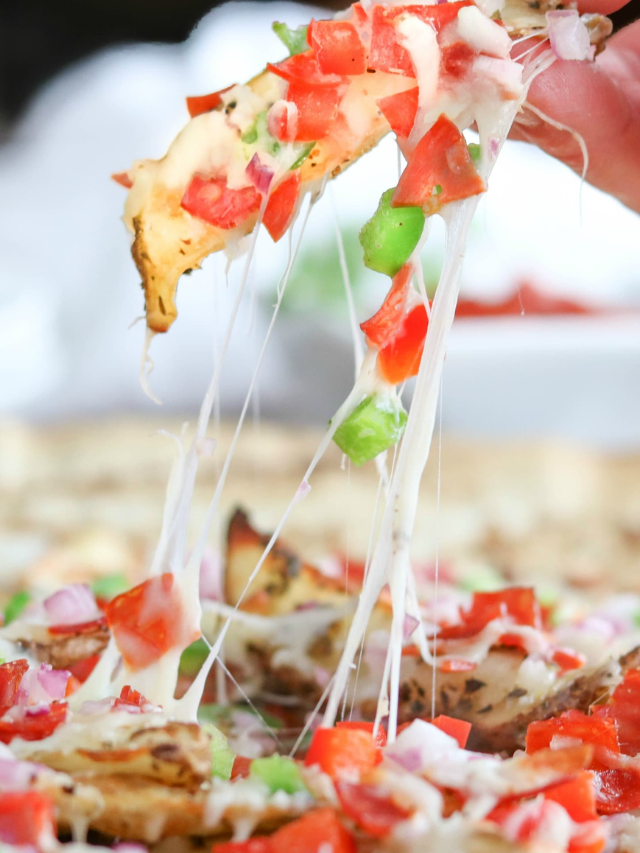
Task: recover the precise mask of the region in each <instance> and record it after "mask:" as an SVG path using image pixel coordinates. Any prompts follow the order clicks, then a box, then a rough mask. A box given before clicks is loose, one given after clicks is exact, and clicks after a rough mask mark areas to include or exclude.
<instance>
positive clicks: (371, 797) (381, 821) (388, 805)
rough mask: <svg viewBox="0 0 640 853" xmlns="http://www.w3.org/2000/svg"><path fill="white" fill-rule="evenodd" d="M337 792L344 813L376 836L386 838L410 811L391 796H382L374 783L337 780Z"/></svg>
mask: <svg viewBox="0 0 640 853" xmlns="http://www.w3.org/2000/svg"><path fill="white" fill-rule="evenodd" d="M336 792H337V794H338V798H339V799H340V805H341V806H342V810H343V811H344V813H345V814H346V815H347V816H348V817H350V818H351V819H352V820H355V822H356V823H357V824H358V825H359V826H361V827H362V829H364V831H365V832H367V833H368V834H369V835H372V836H373V837H374V838H384V837H385V836H386V835H389V833H390V832H391V830H392V829H393V827H394V826H395V825H396V824H397V823H400V821H401V820H405V819H406V818H407V817H408V816H409V812H408V811H406V810H405V809H401V808H400V806H398V805H396V804H395V803H394V801H393V800H392V799H391V798H390V797H384V796H381V795H380V794H379V793H378V792H377V789H376V788H375V786H374V785H355V784H352V783H351V782H340V781H338V782H336Z"/></svg>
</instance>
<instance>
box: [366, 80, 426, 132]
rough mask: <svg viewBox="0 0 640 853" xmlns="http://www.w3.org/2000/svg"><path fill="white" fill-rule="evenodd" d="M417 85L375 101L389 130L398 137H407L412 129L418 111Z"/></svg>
mask: <svg viewBox="0 0 640 853" xmlns="http://www.w3.org/2000/svg"><path fill="white" fill-rule="evenodd" d="M418 94H419V90H418V87H417V86H414V87H413V88H412V89H407V90H406V91H405V92H399V93H398V94H397V95H389V96H388V97H386V98H380V100H379V101H376V103H377V105H378V107H379V108H380V112H381V113H382V115H383V116H384V117H385V118H386V120H387V121H388V122H389V124H390V126H391V130H392V131H393V132H394V133H395V134H396V135H397V136H398V137H399V138H400V139H407V138H408V136H409V134H410V133H411V131H412V129H413V125H414V122H415V120H416V113H417V112H418Z"/></svg>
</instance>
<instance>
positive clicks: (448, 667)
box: [438, 658, 478, 672]
mask: <svg viewBox="0 0 640 853" xmlns="http://www.w3.org/2000/svg"><path fill="white" fill-rule="evenodd" d="M477 668H478V664H477V663H474V662H473V661H472V660H464V659H463V658H459V659H456V660H444V661H442V663H441V664H440V666H439V667H438V669H439V670H440V672H473V670H474V669H477Z"/></svg>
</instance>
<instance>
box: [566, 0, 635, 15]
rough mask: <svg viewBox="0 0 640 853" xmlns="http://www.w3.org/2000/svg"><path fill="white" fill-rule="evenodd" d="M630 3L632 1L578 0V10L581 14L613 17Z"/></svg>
mask: <svg viewBox="0 0 640 853" xmlns="http://www.w3.org/2000/svg"><path fill="white" fill-rule="evenodd" d="M629 2H631V0H578V8H579V9H580V12H581V13H584V12H599V13H600V14H601V15H611V14H612V13H613V12H617V11H618V9H622V7H623V6H626V5H627V3H629Z"/></svg>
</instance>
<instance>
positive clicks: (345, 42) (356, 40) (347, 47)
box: [307, 20, 367, 76]
mask: <svg viewBox="0 0 640 853" xmlns="http://www.w3.org/2000/svg"><path fill="white" fill-rule="evenodd" d="M307 41H308V42H309V44H310V45H311V47H312V48H313V50H314V52H315V55H316V59H317V60H318V66H319V68H320V71H322V73H323V74H339V75H341V76H343V75H355V74H364V72H365V71H366V68H367V54H366V51H365V47H364V45H363V44H362V42H361V41H360V36H359V35H358V31H357V30H356V28H355V27H354V25H353V24H352V23H350V22H349V21H313V20H312V21H311V23H310V24H309V29H308V30H307Z"/></svg>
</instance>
